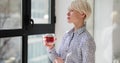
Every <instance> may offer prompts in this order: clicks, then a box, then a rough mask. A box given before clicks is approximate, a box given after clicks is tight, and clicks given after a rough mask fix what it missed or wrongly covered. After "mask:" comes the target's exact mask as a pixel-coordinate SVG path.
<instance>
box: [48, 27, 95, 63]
mask: <svg viewBox="0 0 120 63" xmlns="http://www.w3.org/2000/svg"><path fill="white" fill-rule="evenodd" d="M95 50H96V45H95V42H94V40H93V38H92V36H91V35H90V34H89V32H88V31H87V30H86V28H85V26H84V27H82V28H80V29H78V30H77V31H74V28H73V29H71V30H70V31H68V32H67V33H65V35H64V36H63V40H62V43H61V45H60V48H59V50H58V51H57V52H56V49H55V48H53V49H51V50H48V51H49V58H50V59H51V60H52V61H54V59H55V58H56V57H61V58H62V59H63V60H64V63H95Z"/></svg>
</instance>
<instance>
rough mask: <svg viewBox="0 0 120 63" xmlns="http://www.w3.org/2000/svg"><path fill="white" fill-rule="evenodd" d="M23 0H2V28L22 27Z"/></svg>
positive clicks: (0, 22) (0, 2)
mask: <svg viewBox="0 0 120 63" xmlns="http://www.w3.org/2000/svg"><path fill="white" fill-rule="evenodd" d="M21 4H22V2H21V0H0V30H3V29H20V28H22V11H21V10H22V5H21Z"/></svg>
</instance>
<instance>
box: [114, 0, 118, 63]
mask: <svg viewBox="0 0 120 63" xmlns="http://www.w3.org/2000/svg"><path fill="white" fill-rule="evenodd" d="M119 7H120V0H114V1H113V30H112V31H113V32H112V46H113V48H112V49H113V63H120V8H119Z"/></svg>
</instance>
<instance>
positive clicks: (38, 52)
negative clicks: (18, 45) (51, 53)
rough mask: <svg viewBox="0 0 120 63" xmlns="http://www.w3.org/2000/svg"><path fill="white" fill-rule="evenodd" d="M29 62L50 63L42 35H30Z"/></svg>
mask: <svg viewBox="0 0 120 63" xmlns="http://www.w3.org/2000/svg"><path fill="white" fill-rule="evenodd" d="M28 63H50V61H49V58H48V55H47V51H46V48H45V46H44V45H43V43H42V35H31V36H29V37H28Z"/></svg>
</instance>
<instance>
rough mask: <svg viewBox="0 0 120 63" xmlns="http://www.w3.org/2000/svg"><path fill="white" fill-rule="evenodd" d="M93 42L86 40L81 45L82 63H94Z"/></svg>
mask: <svg viewBox="0 0 120 63" xmlns="http://www.w3.org/2000/svg"><path fill="white" fill-rule="evenodd" d="M95 49H96V46H95V42H94V40H92V39H89V40H87V41H86V42H84V43H83V45H82V63H95Z"/></svg>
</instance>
